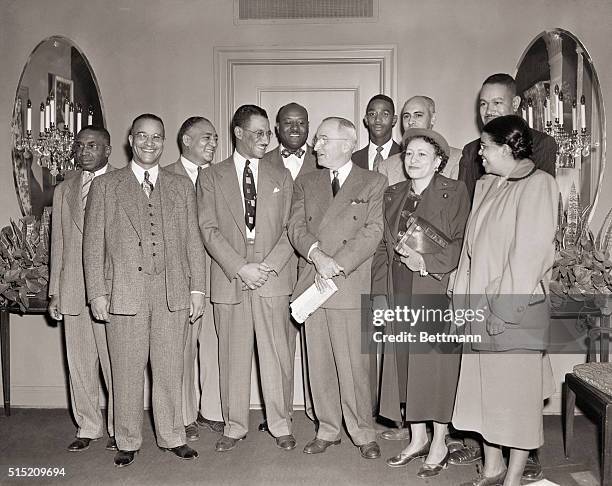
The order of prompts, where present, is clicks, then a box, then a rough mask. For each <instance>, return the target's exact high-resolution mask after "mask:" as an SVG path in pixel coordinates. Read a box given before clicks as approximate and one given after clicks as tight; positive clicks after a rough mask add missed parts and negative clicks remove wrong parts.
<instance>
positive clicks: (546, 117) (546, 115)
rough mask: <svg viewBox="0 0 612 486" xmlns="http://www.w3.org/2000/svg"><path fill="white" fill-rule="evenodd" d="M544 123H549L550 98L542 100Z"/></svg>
mask: <svg viewBox="0 0 612 486" xmlns="http://www.w3.org/2000/svg"><path fill="white" fill-rule="evenodd" d="M544 122H545V123H546V124H547V125H548V122H550V98H546V99H545V100H544Z"/></svg>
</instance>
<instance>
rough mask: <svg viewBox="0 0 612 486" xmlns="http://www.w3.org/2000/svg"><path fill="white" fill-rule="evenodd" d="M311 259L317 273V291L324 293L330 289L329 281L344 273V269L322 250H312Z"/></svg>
mask: <svg viewBox="0 0 612 486" xmlns="http://www.w3.org/2000/svg"><path fill="white" fill-rule="evenodd" d="M310 259H311V260H312V263H313V264H314V266H315V269H316V271H317V273H316V275H315V285H316V287H317V290H318V291H319V292H320V293H323V292H325V291H326V290H327V289H328V288H329V284H328V283H327V280H328V279H330V278H333V277H337V276H338V275H340V274H341V273H343V272H344V268H343V267H342V266H341V265H340V264H339V263H338V262H337V261H336V260H334V259H333V258H332V257H330V256H329V255H328V254H327V253H325V252H324V251H323V250H321V249H320V248H314V249H313V250H312V252H311V253H310Z"/></svg>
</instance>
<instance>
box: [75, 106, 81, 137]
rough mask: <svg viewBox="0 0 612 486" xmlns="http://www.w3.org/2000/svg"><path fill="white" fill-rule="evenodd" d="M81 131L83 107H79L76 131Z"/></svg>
mask: <svg viewBox="0 0 612 486" xmlns="http://www.w3.org/2000/svg"><path fill="white" fill-rule="evenodd" d="M80 131H81V108H80V107H79V108H77V121H76V133H79V132H80Z"/></svg>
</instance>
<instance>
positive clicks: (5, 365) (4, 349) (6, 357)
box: [0, 309, 11, 417]
mask: <svg viewBox="0 0 612 486" xmlns="http://www.w3.org/2000/svg"><path fill="white" fill-rule="evenodd" d="M0 352H1V353H2V392H3V394H4V415H6V416H7V417H8V416H9V415H11V339H10V314H9V313H8V311H7V310H4V309H2V310H0Z"/></svg>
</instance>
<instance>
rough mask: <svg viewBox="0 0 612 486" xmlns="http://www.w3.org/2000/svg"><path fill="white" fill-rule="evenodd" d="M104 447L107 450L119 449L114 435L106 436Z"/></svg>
mask: <svg viewBox="0 0 612 486" xmlns="http://www.w3.org/2000/svg"><path fill="white" fill-rule="evenodd" d="M105 449H106V450H107V451H117V450H119V449H118V448H117V441H116V440H115V438H114V437H109V438H108V442H107V443H106V447H105Z"/></svg>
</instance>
